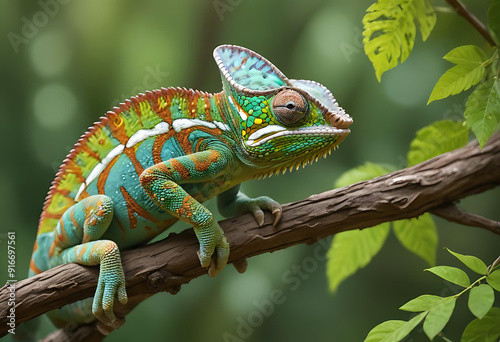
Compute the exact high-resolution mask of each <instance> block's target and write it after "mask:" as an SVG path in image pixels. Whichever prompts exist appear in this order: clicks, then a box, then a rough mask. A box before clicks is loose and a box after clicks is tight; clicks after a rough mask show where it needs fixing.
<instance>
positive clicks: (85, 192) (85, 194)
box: [78, 189, 90, 201]
mask: <svg viewBox="0 0 500 342" xmlns="http://www.w3.org/2000/svg"><path fill="white" fill-rule="evenodd" d="M89 196H90V195H89V193H88V192H87V189H85V190H83V191H82V193H81V194H80V197H79V198H78V200H79V201H81V200H82V199H84V198H87V197H89Z"/></svg>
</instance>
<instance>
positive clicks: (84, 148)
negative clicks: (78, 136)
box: [81, 144, 101, 162]
mask: <svg viewBox="0 0 500 342" xmlns="http://www.w3.org/2000/svg"><path fill="white" fill-rule="evenodd" d="M81 147H82V151H83V152H85V153H87V154H88V155H89V156H91V157H92V158H94V159H97V160H98V161H99V162H101V157H100V156H99V153H97V152H95V151H92V150H91V149H90V147H89V146H88V145H87V144H82V145H81Z"/></svg>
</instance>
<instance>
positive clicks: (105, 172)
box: [80, 156, 120, 198]
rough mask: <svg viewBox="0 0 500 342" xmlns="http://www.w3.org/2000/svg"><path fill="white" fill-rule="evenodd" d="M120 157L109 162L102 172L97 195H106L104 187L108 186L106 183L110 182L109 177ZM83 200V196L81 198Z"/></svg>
mask: <svg viewBox="0 0 500 342" xmlns="http://www.w3.org/2000/svg"><path fill="white" fill-rule="evenodd" d="M119 157H120V156H116V157H114V158H113V160H111V161H110V162H109V164H108V165H106V167H105V168H104V170H102V172H101V174H100V175H99V177H98V178H97V184H96V186H97V193H98V194H100V195H104V186H105V185H106V181H107V180H108V175H109V173H110V172H111V169H112V168H113V165H115V163H116V161H117V160H118V158H119ZM80 198H81V196H80Z"/></svg>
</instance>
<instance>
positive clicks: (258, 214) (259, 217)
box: [252, 207, 264, 226]
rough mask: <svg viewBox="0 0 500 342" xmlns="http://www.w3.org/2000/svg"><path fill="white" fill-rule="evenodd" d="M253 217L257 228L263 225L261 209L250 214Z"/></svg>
mask: <svg viewBox="0 0 500 342" xmlns="http://www.w3.org/2000/svg"><path fill="white" fill-rule="evenodd" d="M252 214H253V216H254V217H255V220H256V221H257V223H258V225H259V226H262V225H263V224H264V212H263V211H262V209H260V208H258V207H257V209H256V210H255V211H254V212H252Z"/></svg>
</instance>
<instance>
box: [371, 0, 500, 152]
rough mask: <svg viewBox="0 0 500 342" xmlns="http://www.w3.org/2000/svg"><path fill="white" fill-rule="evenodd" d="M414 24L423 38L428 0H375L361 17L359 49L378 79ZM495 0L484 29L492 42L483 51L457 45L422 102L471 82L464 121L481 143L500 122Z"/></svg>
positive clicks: (406, 43)
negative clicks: (365, 56)
mask: <svg viewBox="0 0 500 342" xmlns="http://www.w3.org/2000/svg"><path fill="white" fill-rule="evenodd" d="M417 23H418V26H419V28H420V33H421V35H422V39H423V40H424V41H425V40H426V39H427V38H428V37H429V35H430V33H431V31H432V29H433V28H434V26H435V24H436V13H435V10H434V8H433V6H432V0H379V1H377V2H376V3H374V4H373V5H371V6H370V7H369V8H368V9H367V13H366V15H365V16H364V18H363V26H364V31H363V36H364V39H363V44H364V48H365V53H366V55H367V56H368V58H369V59H370V61H371V62H372V64H373V67H374V69H375V75H376V77H377V79H378V80H379V81H380V80H381V76H382V74H383V73H384V72H385V71H387V70H390V69H392V68H394V67H395V66H396V65H397V64H398V62H400V63H402V62H404V61H405V60H406V59H407V58H408V56H409V55H410V53H411V51H412V49H413V45H414V41H415V35H416V26H417ZM499 23H500V0H492V1H491V3H490V6H489V9H488V29H489V31H490V33H491V36H492V37H493V39H494V40H495V41H496V46H494V47H493V48H492V49H490V50H491V51H489V53H487V52H485V51H484V50H483V49H481V48H480V47H478V46H475V45H464V46H459V47H457V48H455V49H453V50H452V51H450V52H449V53H448V54H446V55H445V56H444V57H443V58H444V59H445V60H447V61H448V62H451V63H453V64H455V66H453V67H452V68H450V69H449V70H447V71H446V72H445V73H444V74H443V75H442V76H441V77H440V78H439V80H438V82H437V83H436V85H435V87H434V89H433V90H432V92H431V95H430V97H429V100H428V103H430V102H433V101H436V100H440V99H444V98H446V97H448V96H451V95H456V94H459V93H461V92H463V91H466V90H468V89H470V88H472V87H474V86H475V88H474V90H473V91H472V93H471V94H470V96H469V98H468V100H467V102H466V105H465V112H464V117H465V122H466V125H467V128H469V129H471V130H472V132H473V133H474V135H475V136H476V138H477V140H478V141H479V144H480V146H481V148H483V147H484V145H485V144H486V142H487V141H488V139H489V138H490V137H491V135H492V134H493V133H494V132H495V131H496V130H497V129H498V127H499V123H500V80H499V79H498V76H499V74H500V54H499V46H498V44H499V42H500V41H499V39H500V38H499V37H500V24H499Z"/></svg>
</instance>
